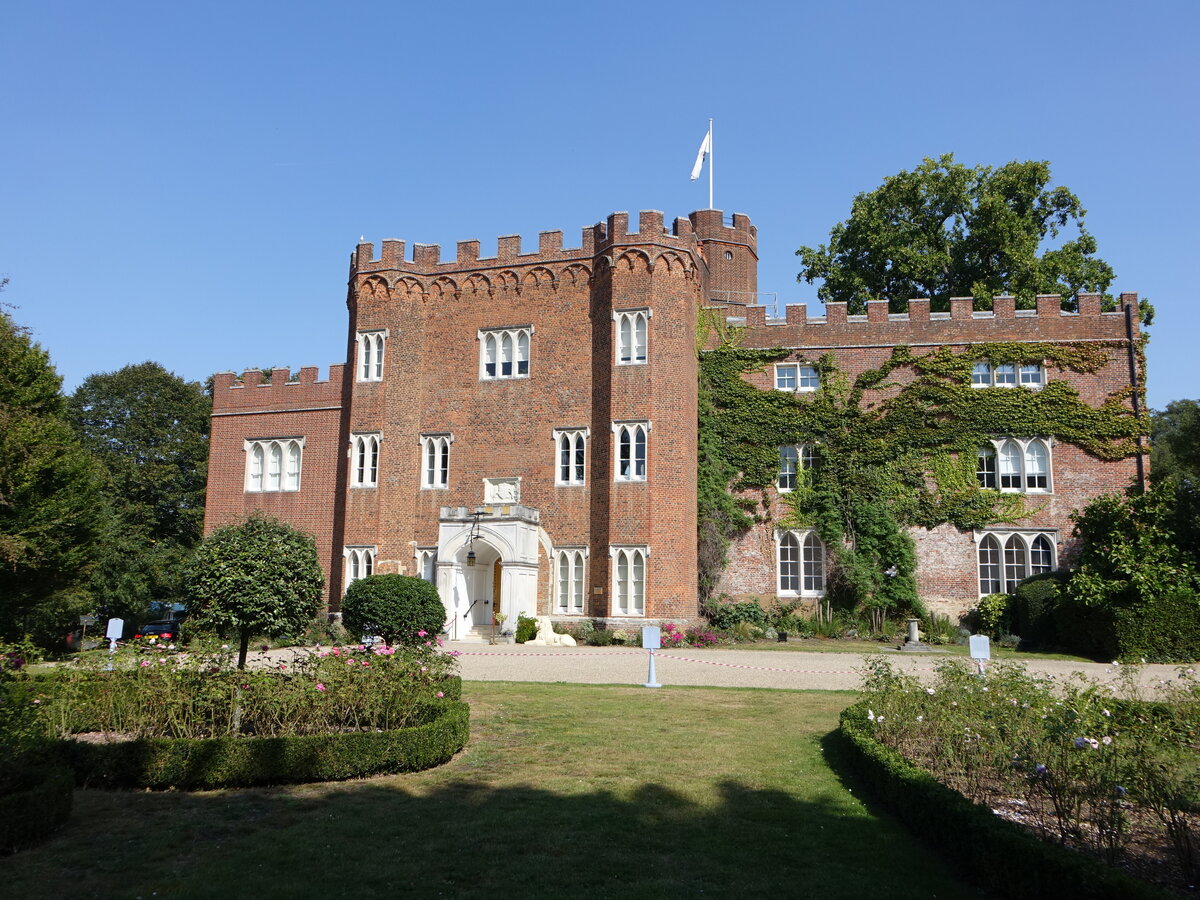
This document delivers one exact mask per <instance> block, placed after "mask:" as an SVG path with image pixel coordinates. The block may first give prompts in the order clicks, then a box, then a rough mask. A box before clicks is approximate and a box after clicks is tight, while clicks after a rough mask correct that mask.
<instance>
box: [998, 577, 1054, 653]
mask: <svg viewBox="0 0 1200 900" xmlns="http://www.w3.org/2000/svg"><path fill="white" fill-rule="evenodd" d="M1065 581H1066V573H1063V572H1045V573H1043V574H1041V575H1034V576H1032V577H1030V578H1026V579H1025V580H1024V581H1022V582H1021V583H1020V584H1018V585H1017V587H1016V590H1015V591H1013V599H1012V604H1011V608H1012V620H1013V621H1012V624H1013V627H1014V628H1015V630H1016V632H1017V634H1019V635H1021V637H1022V639H1023V640H1025V641H1027V642H1029V643H1031V644H1033V645H1035V646H1047V645H1050V644H1054V643H1057V640H1058V633H1057V630H1056V629H1055V627H1054V607H1055V606H1056V605H1057V604H1058V596H1059V587H1061V586H1062V584H1063V583H1064V582H1065Z"/></svg>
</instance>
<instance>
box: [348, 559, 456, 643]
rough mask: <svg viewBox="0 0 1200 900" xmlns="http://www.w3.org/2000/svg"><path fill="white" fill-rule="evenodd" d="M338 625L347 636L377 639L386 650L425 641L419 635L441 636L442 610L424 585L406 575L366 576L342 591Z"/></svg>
mask: <svg viewBox="0 0 1200 900" xmlns="http://www.w3.org/2000/svg"><path fill="white" fill-rule="evenodd" d="M342 624H344V625H345V626H346V628H347V629H348V630H349V631H350V632H351V633H360V634H373V635H378V636H379V637H381V638H383V639H384V641H385V642H386V643H387V645H388V646H389V647H390V646H391V645H392V644H395V643H401V644H416V643H418V642H421V641H423V640H425V638H423V637H421V636H419V634H418V633H419V632H422V631H423V632H425V633H426V634H431V635H432V634H438V633H440V632H441V630H442V628H443V627H444V626H445V624H446V608H445V607H444V606H443V605H442V598H441V597H439V596H438V592H437V588H435V587H434V586H433V585H432V584H430V583H429V582H428V581H424V580H423V579H420V578H413V577H412V576H410V575H368V576H367V577H366V578H360V579H358V580H357V581H355V582H354V583H353V584H351V585H350V587H348V588H346V595H345V596H344V597H343V598H342Z"/></svg>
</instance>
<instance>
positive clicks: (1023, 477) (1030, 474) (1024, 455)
mask: <svg viewBox="0 0 1200 900" xmlns="http://www.w3.org/2000/svg"><path fill="white" fill-rule="evenodd" d="M988 446H990V447H991V448H992V450H993V454H994V455H993V459H995V478H996V484H995V486H994V487H993V488H992V489H994V490H998V491H1001V492H1002V493H1005V494H1053V493H1054V441H1053V440H1052V439H1051V438H1043V437H1032V438H1015V437H996V438H992V439H991V441H990V442H989V445H988ZM1039 447H1040V448H1041V451H1042V452H1043V453H1044V454H1045V461H1046V465H1045V471H1044V472H1039V471H1037V469H1036V468H1035V466H1034V465H1033V462H1034V459H1035V458H1036V456H1035V455H1036V454H1037V452H1038V448H1039ZM986 450H987V447H984V448H981V449H980V451H979V456H980V457H981V458H982V457H983V455H984V452H985V451H986ZM1010 461H1011V463H1010ZM982 471H983V470H982V466H979V465H977V466H976V478H977V479H978V480H979V486H980V487H987V485H986V484H984V483H983V479H982V478H981V477H980V475H981V473H982ZM1036 478H1042V479H1044V480H1045V482H1046V483H1045V485H1038V484H1034V485H1032V486H1031V485H1030V481H1031V480H1033V479H1036ZM1005 480H1008V481H1010V482H1015V483H1009V484H1005Z"/></svg>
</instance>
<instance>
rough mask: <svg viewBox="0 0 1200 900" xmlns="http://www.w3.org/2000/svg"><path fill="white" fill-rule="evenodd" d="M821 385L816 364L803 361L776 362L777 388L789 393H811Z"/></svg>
mask: <svg viewBox="0 0 1200 900" xmlns="http://www.w3.org/2000/svg"><path fill="white" fill-rule="evenodd" d="M820 387H821V373H820V372H819V371H818V370H817V367H816V366H810V365H808V364H807V363H802V362H789V363H776V364H775V390H777V391H785V392H786V393H789V394H811V393H812V392H813V391H816V390H817V389H818V388H820Z"/></svg>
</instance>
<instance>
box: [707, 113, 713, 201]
mask: <svg viewBox="0 0 1200 900" xmlns="http://www.w3.org/2000/svg"><path fill="white" fill-rule="evenodd" d="M712 170H713V139H712V119H709V120H708V208H709V209H713V193H712V181H713V179H712Z"/></svg>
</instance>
